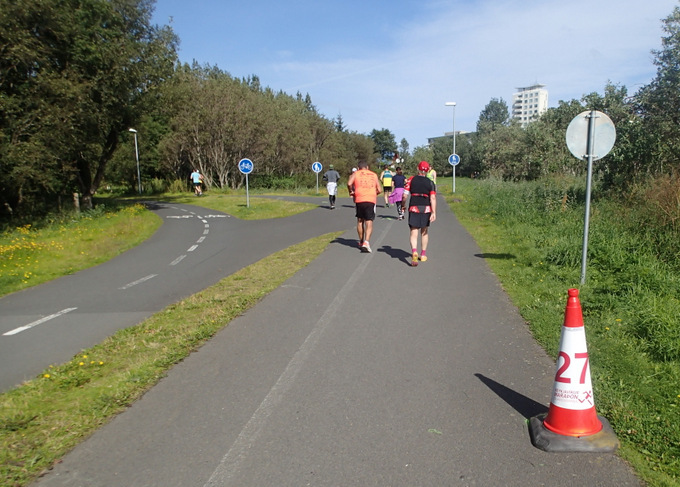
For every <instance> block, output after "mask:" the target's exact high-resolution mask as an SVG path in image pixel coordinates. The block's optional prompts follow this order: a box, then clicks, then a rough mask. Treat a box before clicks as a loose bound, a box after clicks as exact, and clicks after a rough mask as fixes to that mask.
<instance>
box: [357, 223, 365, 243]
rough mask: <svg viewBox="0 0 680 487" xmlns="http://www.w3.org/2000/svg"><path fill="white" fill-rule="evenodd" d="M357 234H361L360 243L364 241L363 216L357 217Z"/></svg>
mask: <svg viewBox="0 0 680 487" xmlns="http://www.w3.org/2000/svg"><path fill="white" fill-rule="evenodd" d="M357 234H358V235H359V243H360V244H361V243H363V241H364V221H363V220H362V219H361V218H357Z"/></svg>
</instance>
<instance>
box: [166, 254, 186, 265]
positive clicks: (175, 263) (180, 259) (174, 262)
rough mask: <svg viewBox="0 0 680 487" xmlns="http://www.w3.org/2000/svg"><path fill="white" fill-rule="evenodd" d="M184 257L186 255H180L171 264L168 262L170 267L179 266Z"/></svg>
mask: <svg viewBox="0 0 680 487" xmlns="http://www.w3.org/2000/svg"><path fill="white" fill-rule="evenodd" d="M185 257H186V255H180V256H179V257H177V258H176V259H175V260H173V261H172V262H170V265H177V264H179V263H180V262H181V261H182V259H184V258H185Z"/></svg>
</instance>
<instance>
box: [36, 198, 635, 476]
mask: <svg viewBox="0 0 680 487" xmlns="http://www.w3.org/2000/svg"><path fill="white" fill-rule="evenodd" d="M395 216H396V211H395V210H394V208H379V209H378V218H377V219H376V223H375V231H374V234H373V238H372V240H371V246H372V247H373V253H371V254H362V253H360V252H359V250H358V248H357V244H356V231H355V228H354V219H353V209H352V208H351V204H350V201H349V200H340V201H339V208H338V209H337V210H334V211H330V210H329V213H328V218H344V219H347V229H348V230H347V232H346V233H345V234H344V235H342V236H341V237H340V238H338V239H337V240H336V241H335V242H333V243H332V244H331V245H330V246H329V247H328V249H327V250H326V251H325V252H324V253H323V254H322V255H321V256H320V257H319V258H318V259H316V260H315V261H314V262H313V263H311V264H310V265H309V266H307V267H306V268H304V269H303V270H302V271H300V272H299V273H298V274H296V275H295V276H294V277H292V278H291V279H289V280H288V281H287V282H286V283H285V284H284V285H282V286H281V287H280V288H278V289H277V290H275V291H274V292H272V293H271V294H270V295H269V296H267V297H266V298H265V299H264V300H263V301H262V302H260V303H259V304H258V305H257V306H255V307H254V308H253V309H251V310H250V311H248V312H247V313H246V314H244V315H243V316H241V317H239V318H237V319H235V320H234V321H232V322H231V323H230V324H229V326H227V327H226V328H225V329H224V330H222V331H221V332H220V333H219V334H217V335H216V336H215V337H214V339H212V340H211V341H210V342H209V343H208V344H206V345H205V346H204V347H202V348H201V349H200V350H199V351H197V352H195V353H194V354H192V355H191V356H190V357H188V358H187V359H186V360H185V361H183V362H182V363H181V364H178V365H177V366H175V367H174V368H173V369H172V370H171V371H170V372H169V374H168V376H167V377H166V378H165V379H163V380H162V381H161V382H160V383H159V384H158V385H157V386H156V387H154V388H153V389H152V390H151V391H149V392H148V393H147V394H146V395H145V396H144V397H143V398H142V399H141V400H139V401H138V402H137V403H135V404H134V405H133V406H132V407H131V408H129V409H128V410H127V411H126V412H124V413H123V414H121V415H119V416H118V417H116V418H115V419H114V420H113V421H112V422H111V423H110V424H108V425H107V426H105V427H104V428H102V429H101V430H100V431H98V432H97V433H95V434H94V435H93V436H92V437H91V438H90V439H88V440H87V441H85V442H83V443H82V444H81V445H80V446H79V447H77V448H76V449H75V450H74V451H73V452H72V453H71V454H69V455H68V456H67V457H66V458H65V459H64V461H63V462H62V463H61V464H59V465H57V466H56V467H55V468H54V470H53V471H51V472H50V473H49V474H47V475H46V476H45V477H43V478H42V479H41V480H40V481H39V482H38V483H37V485H39V486H66V485H68V486H81V485H82V486H88V487H93V486H163V487H167V486H182V487H188V486H198V487H207V486H302V485H312V486H320V485H321V486H348V485H356V486H444V485H446V486H450V485H452V486H500V485H504V486H527V485H531V486H537V485H548V486H567V485H569V486H572V485H598V486H624V485H640V483H639V481H638V480H637V479H636V477H635V476H634V475H633V473H632V472H631V471H630V469H629V468H628V467H627V466H626V465H625V464H624V463H623V462H622V461H621V460H620V459H619V458H618V457H616V456H615V455H611V454H556V453H546V452H543V451H541V450H538V449H536V448H534V447H533V446H532V445H531V442H530V438H529V433H528V429H527V424H526V422H527V418H529V417H531V416H534V415H536V414H539V413H542V412H545V411H546V410H547V405H548V404H549V402H550V391H551V389H552V386H553V379H554V372H555V364H554V361H553V360H551V359H550V358H549V357H547V356H546V354H545V353H544V352H543V351H542V350H541V349H540V347H538V346H537V345H536V343H535V342H534V340H533V339H532V337H531V336H530V334H529V332H528V329H527V327H526V325H525V323H524V321H523V320H522V318H521V317H520V316H519V314H518V312H517V310H516V309H515V308H514V307H513V306H512V305H511V304H510V302H509V301H508V299H507V297H506V295H505V293H504V292H503V290H502V289H501V287H500V286H499V284H498V282H497V280H496V278H495V276H494V275H493V274H492V273H491V272H490V270H489V268H488V267H487V265H486V262H485V260H484V259H483V258H482V255H481V252H480V250H479V248H478V247H477V246H476V245H475V243H474V241H473V240H472V239H471V237H470V236H469V235H468V234H467V233H466V232H465V230H464V229H463V228H462V227H461V226H460V225H459V224H458V223H457V221H456V219H455V217H454V215H453V214H452V213H451V212H450V211H449V209H448V208H447V207H446V205H445V204H443V201H441V202H440V212H439V214H438V219H437V221H436V222H435V223H434V225H433V226H432V228H431V239H430V247H429V250H428V256H429V260H428V262H425V263H422V264H420V265H419V266H418V267H417V268H411V267H410V266H409V265H408V262H409V260H410V256H409V252H408V250H409V249H408V229H407V224H406V223H405V222H403V221H397V220H396V219H395V218H394V217H395ZM566 291H567V290H566V288H565V302H566ZM562 320H563V316H555V326H556V327H559V326H561V324H562Z"/></svg>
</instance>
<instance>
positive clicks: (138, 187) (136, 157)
mask: <svg viewBox="0 0 680 487" xmlns="http://www.w3.org/2000/svg"><path fill="white" fill-rule="evenodd" d="M128 132H131V133H132V134H133V135H134V136H135V160H136V161H137V191H138V192H139V194H142V175H141V173H140V172H139V148H138V146H137V131H136V130H135V129H132V128H130V129H128Z"/></svg>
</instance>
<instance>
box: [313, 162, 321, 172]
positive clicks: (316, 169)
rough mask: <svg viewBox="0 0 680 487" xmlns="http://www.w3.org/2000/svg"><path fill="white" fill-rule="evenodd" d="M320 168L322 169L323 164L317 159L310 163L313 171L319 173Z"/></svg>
mask: <svg viewBox="0 0 680 487" xmlns="http://www.w3.org/2000/svg"><path fill="white" fill-rule="evenodd" d="M322 169H323V166H322V165H321V163H320V162H318V161H317V162H315V163H314V164H312V171H314V172H315V173H317V174H319V173H320V172H321V170H322Z"/></svg>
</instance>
